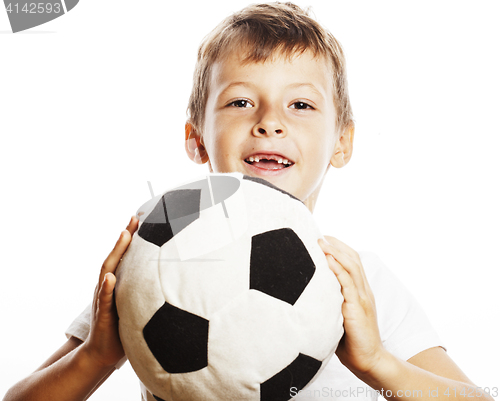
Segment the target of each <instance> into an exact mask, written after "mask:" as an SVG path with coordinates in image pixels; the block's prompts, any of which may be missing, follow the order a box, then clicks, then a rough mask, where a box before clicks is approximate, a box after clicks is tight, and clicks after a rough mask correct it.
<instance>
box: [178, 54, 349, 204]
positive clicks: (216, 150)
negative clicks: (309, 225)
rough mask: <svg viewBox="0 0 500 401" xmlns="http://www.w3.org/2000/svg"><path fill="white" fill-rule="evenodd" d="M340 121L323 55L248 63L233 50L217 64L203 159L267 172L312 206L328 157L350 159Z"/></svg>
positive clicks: (222, 168)
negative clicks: (344, 152) (342, 155)
mask: <svg viewBox="0 0 500 401" xmlns="http://www.w3.org/2000/svg"><path fill="white" fill-rule="evenodd" d="M335 121H336V111H335V106H334V103H333V82H332V73H331V70H330V66H329V64H328V63H327V62H326V60H325V59H324V58H314V57H313V55H312V53H310V52H309V51H307V52H305V53H303V54H302V55H299V56H294V57H293V58H292V59H291V60H287V59H285V58H284V57H282V56H276V57H275V58H274V59H272V60H268V61H266V62H263V63H253V62H251V63H245V64H243V63H242V62H241V59H240V57H239V54H232V55H231V56H230V57H229V58H227V59H224V60H221V61H219V62H217V63H215V64H214V66H213V69H212V75H211V79H210V86H209V96H208V100H207V104H206V111H205V122H204V126H203V131H202V132H201V133H199V135H201V143H202V144H203V147H204V150H205V151H206V154H205V157H204V158H203V157H201V158H200V157H199V156H198V159H199V161H200V160H202V159H203V161H207V159H208V162H209V166H210V170H211V171H213V172H218V173H226V172H241V173H244V174H246V175H250V176H254V177H260V178H264V179H266V180H267V181H269V182H271V183H273V184H274V185H276V186H277V187H279V188H281V189H283V190H285V191H287V192H290V193H291V194H293V195H294V196H296V197H297V198H299V199H301V200H302V201H305V203H306V204H307V205H308V206H309V207H310V209H311V210H312V207H313V206H314V203H315V198H316V196H317V194H318V192H319V189H320V187H321V183H322V180H323V177H324V175H325V173H326V171H327V169H328V166H329V164H330V162H331V161H332V164H333V165H336V164H339V165H338V166H337V167H341V166H342V165H343V164H344V163H345V162H343V161H342V160H340V159H339V157H340V156H339V154H340V151H339V149H340V148H341V147H342V146H343V145H342V144H341V141H339V137H338V134H336V124H335ZM344 142H345V141H344ZM350 143H351V144H352V138H351V142H350ZM342 150H344V149H342ZM188 153H189V152H188ZM340 164H342V165H340ZM311 200H312V203H311ZM311 206H312V207H311Z"/></svg>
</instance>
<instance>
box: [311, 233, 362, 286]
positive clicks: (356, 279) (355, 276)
mask: <svg viewBox="0 0 500 401" xmlns="http://www.w3.org/2000/svg"><path fill="white" fill-rule="evenodd" d="M319 244H320V247H321V249H322V250H323V252H325V253H326V254H328V255H331V256H332V257H333V258H334V259H335V260H336V261H337V262H338V263H340V265H341V266H342V268H343V269H344V270H345V271H346V272H347V274H349V275H350V277H351V279H352V281H353V283H354V284H355V286H356V288H357V289H358V291H359V292H360V294H361V295H365V293H366V286H365V282H364V276H363V274H362V273H361V272H360V268H359V267H357V264H356V263H355V262H354V261H353V260H352V259H351V258H350V257H349V255H346V254H345V253H343V252H342V251H341V250H339V249H337V248H336V247H335V246H334V245H332V244H330V243H329V242H327V241H323V240H320V241H319Z"/></svg>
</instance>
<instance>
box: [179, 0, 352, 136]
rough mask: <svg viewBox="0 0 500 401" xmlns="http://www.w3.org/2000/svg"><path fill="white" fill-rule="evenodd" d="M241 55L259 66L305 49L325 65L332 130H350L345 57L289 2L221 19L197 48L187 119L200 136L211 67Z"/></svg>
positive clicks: (255, 7)
mask: <svg viewBox="0 0 500 401" xmlns="http://www.w3.org/2000/svg"><path fill="white" fill-rule="evenodd" d="M236 50H238V51H242V50H243V51H244V53H243V54H244V59H243V61H244V62H263V61H266V60H268V59H269V58H270V57H272V56H273V55H274V54H275V53H276V52H279V53H280V54H283V55H284V56H285V57H288V58H291V57H292V56H294V55H296V54H301V53H303V52H305V51H306V50H310V51H312V52H313V54H314V56H315V57H317V56H323V57H325V58H326V59H327V60H329V61H330V63H331V67H332V73H333V83H334V99H333V102H334V105H335V108H336V111H337V121H336V126H337V130H339V131H340V132H343V131H344V130H345V129H347V128H348V127H349V126H351V125H353V123H354V120H353V115H352V109H351V102H350V100H349V93H348V90H347V75H346V68H345V58H344V53H343V51H342V47H341V45H340V43H339V42H338V41H337V40H336V39H335V38H334V37H333V35H332V34H331V33H330V32H328V31H327V30H326V29H324V28H323V27H322V26H321V25H320V24H319V23H318V22H317V21H315V20H314V19H312V18H311V17H310V16H309V13H308V11H304V10H302V9H301V8H300V7H298V6H297V5H295V4H293V3H280V2H276V3H269V4H254V5H250V6H248V7H245V8H244V9H243V10H241V11H239V12H236V13H234V14H233V15H231V16H230V17H228V18H226V19H225V20H223V21H222V22H221V23H220V24H219V25H218V26H217V27H216V28H215V29H214V30H213V31H212V32H210V34H208V35H207V36H206V37H205V39H204V40H203V42H202V43H201V45H200V48H199V49H198V59H197V62H196V67H195V71H194V77H193V89H192V91H191V96H190V98H189V105H188V119H189V122H190V123H191V124H192V125H193V126H194V128H195V129H197V130H198V132H200V133H201V129H202V127H203V123H204V118H205V107H206V103H207V99H208V91H209V84H210V75H211V70H212V65H213V64H214V63H215V62H216V61H218V60H220V59H223V58H224V57H227V56H228V55H230V54H231V53H232V52H234V51H236Z"/></svg>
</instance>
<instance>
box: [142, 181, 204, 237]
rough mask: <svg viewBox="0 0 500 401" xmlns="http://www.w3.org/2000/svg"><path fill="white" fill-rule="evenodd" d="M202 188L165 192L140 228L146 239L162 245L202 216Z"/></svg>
mask: <svg viewBox="0 0 500 401" xmlns="http://www.w3.org/2000/svg"><path fill="white" fill-rule="evenodd" d="M200 197H201V190H200V189H179V190H174V191H169V192H167V193H166V194H164V195H163V196H162V197H161V199H160V201H159V202H158V203H157V204H156V206H155V207H154V209H153V210H152V212H151V213H150V214H149V215H148V216H147V217H146V219H145V220H144V222H143V223H142V225H141V228H139V232H138V235H139V236H140V237H141V238H143V239H144V240H145V241H148V242H151V243H153V244H155V245H158V246H162V245H163V244H165V243H167V242H168V241H170V240H171V239H172V238H173V236H174V235H176V234H178V233H179V232H180V231H182V230H183V229H184V228H186V227H187V226H188V225H189V224H191V223H192V222H193V221H195V220H196V219H198V218H199V217H200Z"/></svg>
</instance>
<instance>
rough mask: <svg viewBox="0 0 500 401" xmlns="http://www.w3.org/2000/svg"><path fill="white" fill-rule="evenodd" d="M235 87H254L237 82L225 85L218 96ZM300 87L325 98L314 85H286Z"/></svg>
mask: <svg viewBox="0 0 500 401" xmlns="http://www.w3.org/2000/svg"><path fill="white" fill-rule="evenodd" d="M235 86H243V87H245V88H251V87H253V86H254V85H252V84H251V83H250V82H244V81H237V82H231V83H230V84H229V85H227V86H226V87H225V88H224V89H223V90H222V91H220V92H219V96H221V95H223V94H224V93H225V92H227V91H228V90H229V89H231V88H233V87H235ZM302 87H306V88H308V89H310V90H312V91H313V92H314V93H316V94H317V95H318V96H321V97H325V94H324V93H321V92H320V91H319V90H318V88H316V86H315V85H313V84H312V83H306V82H297V83H295V84H290V85H287V88H288V89H300V88H302Z"/></svg>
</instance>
